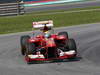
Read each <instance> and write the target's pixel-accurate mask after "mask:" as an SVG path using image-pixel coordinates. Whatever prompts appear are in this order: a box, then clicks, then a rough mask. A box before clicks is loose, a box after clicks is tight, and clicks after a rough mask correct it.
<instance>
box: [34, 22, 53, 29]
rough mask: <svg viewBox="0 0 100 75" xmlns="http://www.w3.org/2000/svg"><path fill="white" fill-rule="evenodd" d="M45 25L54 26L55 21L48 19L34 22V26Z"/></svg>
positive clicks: (41, 26) (40, 26) (42, 26)
mask: <svg viewBox="0 0 100 75" xmlns="http://www.w3.org/2000/svg"><path fill="white" fill-rule="evenodd" d="M45 26H47V27H50V28H51V27H53V21H52V20H48V21H38V22H33V28H44V27H45Z"/></svg>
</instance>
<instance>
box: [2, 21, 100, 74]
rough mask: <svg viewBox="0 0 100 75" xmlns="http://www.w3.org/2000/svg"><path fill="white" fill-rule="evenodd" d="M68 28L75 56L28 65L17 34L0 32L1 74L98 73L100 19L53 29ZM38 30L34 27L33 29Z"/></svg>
mask: <svg viewBox="0 0 100 75" xmlns="http://www.w3.org/2000/svg"><path fill="white" fill-rule="evenodd" d="M55 31H56V32H60V31H68V33H69V37H70V38H74V39H75V41H76V44H77V48H78V58H77V59H78V60H74V61H66V62H55V63H40V64H31V65H28V64H26V62H25V61H24V57H23V56H22V55H21V54H20V41H19V39H20V36H22V35H25V34H30V35H31V33H30V32H24V33H16V34H9V35H0V75H100V23H96V24H87V25H82V26H81V25H79V26H71V27H62V28H57V29H55ZM35 32H36V33H37V31H35Z"/></svg>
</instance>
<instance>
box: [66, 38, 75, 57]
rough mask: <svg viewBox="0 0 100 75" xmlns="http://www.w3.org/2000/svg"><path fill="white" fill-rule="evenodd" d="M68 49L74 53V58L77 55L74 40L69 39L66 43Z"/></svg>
mask: <svg viewBox="0 0 100 75" xmlns="http://www.w3.org/2000/svg"><path fill="white" fill-rule="evenodd" d="M67 46H68V49H69V51H70V50H74V51H75V55H74V57H76V55H77V47H76V43H75V40H74V39H69V40H68V43H67Z"/></svg>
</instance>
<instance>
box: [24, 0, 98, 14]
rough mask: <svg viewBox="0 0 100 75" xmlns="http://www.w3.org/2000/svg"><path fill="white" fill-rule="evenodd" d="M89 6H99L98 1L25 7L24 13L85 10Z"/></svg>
mask: <svg viewBox="0 0 100 75" xmlns="http://www.w3.org/2000/svg"><path fill="white" fill-rule="evenodd" d="M90 6H100V0H95V1H84V2H75V3H74V2H72V3H65V4H52V5H40V6H32V7H25V12H26V13H30V12H34V11H46V10H62V9H64V10H69V9H72V8H85V7H90Z"/></svg>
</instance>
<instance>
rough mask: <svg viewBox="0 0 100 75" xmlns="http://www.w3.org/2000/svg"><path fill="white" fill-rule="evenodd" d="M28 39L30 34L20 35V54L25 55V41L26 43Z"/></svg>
mask: <svg viewBox="0 0 100 75" xmlns="http://www.w3.org/2000/svg"><path fill="white" fill-rule="evenodd" d="M28 39H30V36H28V35H24V36H21V38H20V45H21V54H22V55H25V52H26V43H27V41H28Z"/></svg>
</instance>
